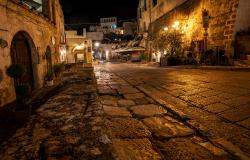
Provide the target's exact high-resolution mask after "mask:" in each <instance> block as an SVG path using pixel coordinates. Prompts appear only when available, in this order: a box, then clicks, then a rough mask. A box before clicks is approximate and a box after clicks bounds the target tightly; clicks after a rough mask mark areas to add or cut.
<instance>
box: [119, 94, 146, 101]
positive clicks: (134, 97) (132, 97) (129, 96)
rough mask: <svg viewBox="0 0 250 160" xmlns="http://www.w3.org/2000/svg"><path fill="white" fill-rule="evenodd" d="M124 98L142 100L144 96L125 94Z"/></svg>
mask: <svg viewBox="0 0 250 160" xmlns="http://www.w3.org/2000/svg"><path fill="white" fill-rule="evenodd" d="M124 97H125V98H126V99H132V100H133V99H137V98H143V97H145V95H144V94H143V93H135V94H125V95H124Z"/></svg>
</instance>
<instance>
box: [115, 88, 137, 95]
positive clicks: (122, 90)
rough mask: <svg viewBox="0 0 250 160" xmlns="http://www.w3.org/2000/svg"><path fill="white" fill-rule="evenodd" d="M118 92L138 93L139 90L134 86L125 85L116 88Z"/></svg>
mask: <svg viewBox="0 0 250 160" xmlns="http://www.w3.org/2000/svg"><path fill="white" fill-rule="evenodd" d="M118 92H119V94H132V93H139V91H138V90H137V89H136V88H133V87H130V86H126V87H121V88H119V89H118Z"/></svg>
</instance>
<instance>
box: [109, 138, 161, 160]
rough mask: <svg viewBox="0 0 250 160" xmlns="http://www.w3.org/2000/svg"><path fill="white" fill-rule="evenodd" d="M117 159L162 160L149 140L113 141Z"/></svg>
mask: <svg viewBox="0 0 250 160" xmlns="http://www.w3.org/2000/svg"><path fill="white" fill-rule="evenodd" d="M113 148H114V150H115V157H116V159H120V160H160V159H161V157H160V155H159V154H158V153H157V152H156V151H155V150H154V149H153V146H152V144H151V142H150V141H149V140H148V139H132V140H120V139H115V140H113Z"/></svg>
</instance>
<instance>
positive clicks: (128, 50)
mask: <svg viewBox="0 0 250 160" xmlns="http://www.w3.org/2000/svg"><path fill="white" fill-rule="evenodd" d="M145 50H146V49H145V48H143V47H126V48H119V49H116V50H113V51H112V52H115V53H122V52H135V51H138V52H139V51H145Z"/></svg>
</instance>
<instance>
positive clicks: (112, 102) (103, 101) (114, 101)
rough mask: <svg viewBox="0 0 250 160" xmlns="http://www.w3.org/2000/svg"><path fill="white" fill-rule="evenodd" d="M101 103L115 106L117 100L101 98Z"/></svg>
mask: <svg viewBox="0 0 250 160" xmlns="http://www.w3.org/2000/svg"><path fill="white" fill-rule="evenodd" d="M101 103H102V104H103V105H106V106H117V101H116V100H107V99H105V100H102V101H101Z"/></svg>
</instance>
